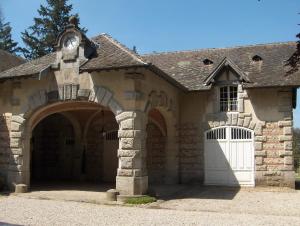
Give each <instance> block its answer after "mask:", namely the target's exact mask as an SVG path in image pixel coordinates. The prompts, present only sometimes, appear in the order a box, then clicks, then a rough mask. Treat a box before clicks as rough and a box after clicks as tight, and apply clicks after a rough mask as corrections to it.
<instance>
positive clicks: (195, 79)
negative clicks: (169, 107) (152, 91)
mask: <svg viewBox="0 0 300 226" xmlns="http://www.w3.org/2000/svg"><path fill="white" fill-rule="evenodd" d="M295 50H296V43H295V42H285V43H274V44H265V45H253V46H241V47H232V48H220V49H203V50H194V51H179V52H167V53H157V54H149V55H144V56H143V58H144V59H145V61H147V62H151V63H152V64H154V65H156V66H157V67H159V68H160V69H161V70H163V71H164V72H165V73H167V74H168V75H169V76H171V77H173V78H174V79H175V80H177V81H178V82H179V83H181V84H182V85H183V86H185V87H186V88H187V89H188V90H202V89H207V87H206V86H205V85H204V80H205V78H207V77H208V76H209V75H210V74H211V73H212V72H213V71H214V69H215V68H216V67H217V66H218V65H219V64H220V63H221V62H222V60H223V59H224V58H225V57H227V58H229V59H230V60H231V61H233V62H234V63H235V64H236V65H237V66H238V67H239V68H240V69H241V70H242V71H243V72H244V73H245V74H246V75H247V76H248V78H249V79H250V81H251V83H249V84H246V85H245V86H247V87H267V86H293V85H295V86H300V73H299V72H298V73H294V74H291V75H287V73H286V71H287V70H288V68H287V67H285V66H284V65H285V64H286V60H287V59H288V58H289V57H290V56H291V55H292V54H293V53H294V52H295ZM255 55H258V56H260V57H261V58H262V61H260V62H255V61H253V60H252V58H253V56H255ZM205 59H209V60H211V61H213V64H211V65H205V64H204V63H203V61H204V60H205Z"/></svg>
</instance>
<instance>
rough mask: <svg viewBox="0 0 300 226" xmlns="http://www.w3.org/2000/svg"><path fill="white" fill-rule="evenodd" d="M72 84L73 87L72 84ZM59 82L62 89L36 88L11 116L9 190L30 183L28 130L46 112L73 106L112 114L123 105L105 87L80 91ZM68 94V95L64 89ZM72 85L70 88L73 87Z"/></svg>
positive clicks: (54, 111)
mask: <svg viewBox="0 0 300 226" xmlns="http://www.w3.org/2000/svg"><path fill="white" fill-rule="evenodd" d="M74 87H75V86H74ZM74 87H69V86H68V85H63V86H62V88H63V91H64V92H60V90H57V91H50V92H49V91H46V90H39V91H36V92H35V93H34V94H33V95H31V96H30V97H29V98H28V104H27V105H26V109H24V110H23V112H24V113H23V114H19V115H12V117H11V133H10V140H11V148H12V152H13V153H14V156H15V161H14V162H13V163H12V164H13V165H14V166H15V165H16V166H17V170H15V169H13V170H11V171H8V178H7V184H8V185H9V187H10V188H11V189H14V186H15V185H16V184H19V183H23V184H27V185H30V138H31V132H32V129H33V128H34V127H35V126H36V125H37V124H38V122H39V121H41V120H42V119H43V118H44V117H46V116H47V115H50V114H53V113H57V112H62V111H67V110H74V109H99V108H100V106H102V107H105V108H108V109H110V110H111V111H112V112H113V113H114V115H115V116H117V115H119V114H120V113H122V112H123V111H124V110H123V107H122V106H121V105H120V104H119V102H118V101H117V100H116V99H115V98H114V95H113V93H112V92H111V91H110V90H108V89H107V88H105V87H101V86H94V87H93V89H91V90H81V89H78V86H76V87H75V88H74ZM68 88H71V91H72V92H71V93H69V94H70V95H71V94H72V95H71V96H70V95H68V92H67V91H68V90H69V91H70V89H68ZM73 88H74V90H73Z"/></svg>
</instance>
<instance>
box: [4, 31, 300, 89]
mask: <svg viewBox="0 0 300 226" xmlns="http://www.w3.org/2000/svg"><path fill="white" fill-rule="evenodd" d="M92 41H93V42H95V43H96V44H97V46H98V48H97V54H96V56H94V57H93V58H92V59H90V60H88V61H87V62H85V63H83V64H82V65H81V67H80V70H81V71H86V70H88V71H93V70H102V69H111V68H124V67H133V66H149V65H150V66H151V65H154V66H155V67H156V68H159V70H157V73H160V72H161V73H163V72H164V74H165V75H164V76H169V77H170V79H169V80H170V81H174V80H175V82H177V83H179V84H181V85H182V86H183V87H184V88H185V89H187V90H191V91H193V90H204V89H208V88H209V87H208V86H206V85H205V84H204V81H205V79H206V78H207V77H208V76H209V75H210V74H211V73H212V72H213V71H214V70H215V68H216V67H218V65H219V64H220V63H221V62H222V61H223V60H224V58H225V57H226V58H227V59H229V60H230V61H232V62H233V63H234V64H235V65H236V66H237V67H238V68H239V69H240V70H241V71H242V72H243V73H245V75H247V78H249V80H250V83H246V84H245V86H246V87H268V86H300V72H297V73H294V74H291V75H287V73H286V71H287V70H288V68H287V67H286V66H284V65H285V63H286V60H287V59H288V58H289V57H290V56H291V55H292V54H293V53H294V52H295V50H296V43H295V42H285V43H274V44H265V45H253V46H242V47H232V48H220V49H203V50H194V51H179V52H167V53H155V54H148V55H143V56H140V55H138V54H137V53H135V52H133V51H131V50H130V49H128V48H127V47H125V46H124V45H122V44H121V43H119V42H118V41H116V40H114V39H113V38H112V37H110V36H109V35H107V34H101V35H99V36H97V37H95V38H93V39H92ZM256 55H258V56H260V57H261V58H262V61H260V62H255V61H253V59H252V58H253V56H256ZM55 59H56V54H55V53H52V54H49V55H46V56H44V57H41V58H39V59H36V60H33V61H30V62H26V63H24V64H21V65H19V66H17V67H14V68H11V69H9V70H6V71H4V72H2V73H0V80H1V79H7V78H14V77H22V76H31V75H34V74H38V73H39V72H40V71H42V70H43V69H45V68H47V67H48V66H49V65H50V64H52V63H54V62H55ZM205 59H209V60H210V61H212V62H213V63H212V64H210V65H205V64H204V63H203V61H204V60H205Z"/></svg>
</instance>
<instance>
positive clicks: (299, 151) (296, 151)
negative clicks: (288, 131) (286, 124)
mask: <svg viewBox="0 0 300 226" xmlns="http://www.w3.org/2000/svg"><path fill="white" fill-rule="evenodd" d="M293 155H294V167H295V171H296V172H298V173H300V128H295V129H294V133H293Z"/></svg>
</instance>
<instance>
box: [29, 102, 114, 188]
mask: <svg viewBox="0 0 300 226" xmlns="http://www.w3.org/2000/svg"><path fill="white" fill-rule="evenodd" d="M69 105H70V106H69ZM31 121H32V125H33V128H32V133H31V139H30V178H31V181H30V183H31V185H33V186H34V185H40V184H42V185H43V184H47V185H48V184H49V185H50V186H52V185H56V184H58V185H62V184H70V183H71V184H72V185H80V186H81V185H84V184H95V185H96V184H101V185H104V184H106V185H108V186H109V188H111V187H115V180H116V175H117V168H118V156H117V150H118V145H119V143H118V128H119V126H118V123H117V121H116V119H115V115H114V114H113V112H111V111H110V110H109V109H108V108H104V107H101V106H99V105H95V104H90V105H89V104H87V103H85V104H83V105H81V104H80V103H77V105H76V106H74V103H73V104H71V103H70V104H63V105H61V106H59V107H58V106H54V107H53V108H47V109H45V110H44V111H41V112H39V114H37V115H35V116H34V117H33V119H32V120H31ZM105 189H107V188H106V187H105Z"/></svg>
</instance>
